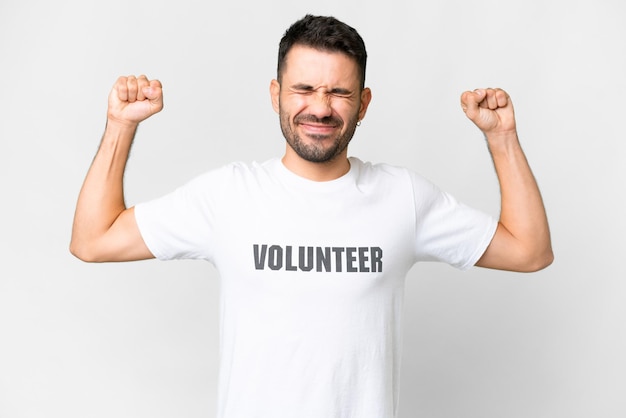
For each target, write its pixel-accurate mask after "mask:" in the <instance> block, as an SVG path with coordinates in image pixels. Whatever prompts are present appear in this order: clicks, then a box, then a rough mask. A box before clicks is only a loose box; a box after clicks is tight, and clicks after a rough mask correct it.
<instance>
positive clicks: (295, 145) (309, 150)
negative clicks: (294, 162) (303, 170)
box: [280, 109, 358, 163]
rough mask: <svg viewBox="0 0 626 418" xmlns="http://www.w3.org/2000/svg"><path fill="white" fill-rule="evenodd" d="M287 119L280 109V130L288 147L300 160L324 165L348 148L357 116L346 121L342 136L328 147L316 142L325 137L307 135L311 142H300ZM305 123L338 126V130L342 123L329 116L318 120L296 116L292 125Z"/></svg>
mask: <svg viewBox="0 0 626 418" xmlns="http://www.w3.org/2000/svg"><path fill="white" fill-rule="evenodd" d="M289 119H290V115H289V114H287V113H286V112H285V111H283V110H282V109H280V129H281V131H282V132H283V136H284V137H285V140H286V141H287V143H288V144H289V146H290V147H291V148H292V149H293V150H294V151H295V152H296V154H298V156H299V157H300V158H302V159H304V160H306V161H309V162H312V163H326V162H330V161H332V160H333V159H334V158H335V157H337V156H338V155H340V154H341V153H342V152H343V151H344V150H345V149H346V148H347V147H348V144H349V143H350V141H351V140H352V137H353V136H354V132H355V131H356V126H357V122H358V115H354V116H353V117H352V118H350V119H349V120H348V123H347V127H348V129H347V130H346V131H345V132H344V133H343V134H341V135H338V136H337V137H336V138H335V140H334V141H333V144H332V145H331V146H329V147H324V146H323V145H322V144H321V143H318V142H317V140H324V139H327V135H309V138H311V140H312V141H313V142H312V143H309V144H307V143H306V142H305V141H303V140H302V138H301V137H300V135H298V134H297V133H296V131H295V129H292V125H291V122H290V120H289ZM305 121H306V122H315V123H323V124H328V125H333V126H338V127H339V128H340V129H341V127H342V126H343V121H342V120H341V119H339V118H336V117H333V116H330V117H328V118H323V119H318V118H317V117H315V116H313V115H298V116H296V117H295V118H294V121H293V124H294V125H297V124H298V123H300V122H305Z"/></svg>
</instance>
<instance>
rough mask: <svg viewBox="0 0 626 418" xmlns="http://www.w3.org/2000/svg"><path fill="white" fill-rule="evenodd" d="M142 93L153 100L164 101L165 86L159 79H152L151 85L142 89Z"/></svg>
mask: <svg viewBox="0 0 626 418" xmlns="http://www.w3.org/2000/svg"><path fill="white" fill-rule="evenodd" d="M142 93H143V94H144V96H145V97H146V98H147V99H148V100H150V101H151V102H155V103H160V102H162V101H163V86H162V85H161V82H160V81H159V80H151V81H150V85H149V86H146V87H144V88H143V89H142Z"/></svg>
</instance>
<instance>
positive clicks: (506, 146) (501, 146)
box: [485, 130, 520, 153]
mask: <svg viewBox="0 0 626 418" xmlns="http://www.w3.org/2000/svg"><path fill="white" fill-rule="evenodd" d="M485 139H486V140H487V145H488V146H489V150H490V151H491V153H494V152H496V153H498V152H507V151H509V150H511V149H513V148H519V146H520V143H519V138H518V136H517V131H515V130H513V131H506V132H497V133H488V134H485Z"/></svg>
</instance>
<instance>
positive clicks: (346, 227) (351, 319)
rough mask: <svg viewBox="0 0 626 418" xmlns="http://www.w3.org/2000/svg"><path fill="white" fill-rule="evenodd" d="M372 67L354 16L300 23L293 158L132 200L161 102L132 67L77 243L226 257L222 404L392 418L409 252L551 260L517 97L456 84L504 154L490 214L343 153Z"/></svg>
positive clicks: (499, 263)
mask: <svg viewBox="0 0 626 418" xmlns="http://www.w3.org/2000/svg"><path fill="white" fill-rule="evenodd" d="M365 64H366V51H365V46H364V44H363V41H362V39H361V37H360V36H359V35H358V33H357V32H356V31H355V30H354V29H353V28H351V27H349V26H347V25H345V24H344V23H342V22H340V21H338V20H336V19H334V18H329V17H314V16H306V17H304V18H303V19H301V20H299V21H298V22H296V23H294V24H293V25H292V26H291V27H290V28H289V29H288V30H287V32H286V33H285V35H284V37H283V38H282V40H281V43H280V47H279V57H278V75H277V79H276V80H273V81H272V82H271V85H270V94H271V98H272V103H273V107H274V109H275V110H276V112H277V113H278V115H279V117H280V125H281V128H282V132H283V134H284V136H285V139H286V150H285V154H284V156H283V157H282V159H274V160H270V161H268V162H266V163H263V164H243V163H236V164H231V165H228V166H226V167H222V168H220V169H217V170H212V171H210V172H208V173H206V174H205V175H202V176H200V177H199V178H197V179H195V180H193V181H191V182H190V183H189V184H187V185H185V186H183V187H181V188H180V189H178V190H176V191H175V192H173V193H171V194H169V195H166V196H164V197H162V198H160V199H156V200H154V201H152V202H147V203H143V204H140V205H137V206H136V207H135V208H132V207H131V208H126V206H125V203H124V196H123V187H122V178H123V173H124V168H125V164H126V159H127V157H128V153H129V150H130V147H131V143H132V140H133V137H134V134H135V130H136V128H137V126H138V124H139V123H140V122H142V121H143V120H145V119H146V118H148V117H150V116H151V115H153V114H154V113H157V112H159V111H160V110H161V109H162V107H163V101H162V91H161V84H160V83H159V82H158V81H156V80H148V79H147V78H146V77H145V76H140V77H137V78H136V77H134V76H130V77H121V78H120V79H118V81H117V83H116V84H115V86H114V87H113V89H112V91H111V94H110V96H109V107H108V120H107V125H106V130H105V133H104V136H103V138H102V142H101V145H100V149H99V151H98V153H97V155H96V157H95V159H94V161H93V163H92V166H91V168H90V170H89V172H88V174H87V177H86V179H85V183H84V185H83V188H82V190H81V192H80V196H79V199H78V203H77V209H76V215H75V220H74V228H73V234H72V242H71V251H72V253H73V254H75V255H76V256H77V257H79V258H81V259H83V260H86V261H127V260H140V259H147V258H152V257H157V258H159V259H175V258H197V259H204V260H208V261H210V262H211V263H213V264H214V265H215V266H216V267H217V269H218V270H219V272H220V277H221V318H222V319H221V321H222V322H221V358H220V367H221V371H220V380H219V390H220V393H219V406H218V409H219V410H218V416H219V417H246V418H250V417H266V418H268V417H272V418H277V417H289V418H294V417H298V418H303V417H324V418H327V417H359V418H368V417H372V418H373V417H377V418H380V417H394V416H396V414H397V402H398V399H397V395H398V374H399V366H398V365H399V362H398V360H399V351H400V344H399V335H400V330H401V324H400V313H401V307H402V306H401V305H402V296H403V289H404V278H405V275H406V273H407V272H408V270H409V269H410V268H411V266H412V265H413V264H414V263H415V262H418V261H421V260H439V261H443V262H446V263H449V264H451V265H454V266H456V267H458V268H461V269H466V268H469V267H471V266H473V265H477V266H481V267H488V268H496V269H506V270H514V271H535V270H539V269H541V268H544V267H546V266H547V265H549V264H550V263H551V261H552V257H553V256H552V250H551V244H550V235H549V230H548V223H547V221H546V214H545V211H544V208H543V204H542V200H541V196H540V193H539V190H538V188H537V185H536V183H535V180H534V178H533V175H532V173H531V170H530V168H529V166H528V164H527V162H526V159H525V157H524V154H523V152H522V150H521V148H520V144H519V142H518V138H517V134H516V127H515V118H514V113H513V105H512V103H511V100H510V98H509V97H508V95H507V94H506V93H505V92H504V91H502V90H500V89H478V90H474V91H471V92H469V91H468V92H465V93H463V94H462V96H461V105H462V108H463V110H464V111H465V113H466V115H467V116H468V117H469V119H470V120H472V121H473V122H474V123H475V124H476V125H477V126H478V128H479V129H481V130H482V132H483V133H484V134H485V137H486V139H487V142H488V144H489V149H490V152H491V155H492V157H493V162H494V164H495V167H496V173H497V175H498V179H499V182H500V187H501V194H502V204H501V206H502V207H501V215H500V220H499V221H496V220H494V219H492V218H491V217H489V216H486V215H484V214H482V213H480V212H478V211H476V210H473V209H471V208H468V207H466V206H464V205H462V204H459V203H457V202H456V201H455V200H454V199H453V198H452V197H451V196H449V195H448V194H446V193H444V192H441V191H440V190H439V189H437V188H436V187H435V186H434V185H432V184H431V183H429V182H427V181H426V180H424V179H423V178H421V177H419V176H418V175H416V174H414V173H413V172H411V171H409V170H406V169H402V168H397V167H391V166H388V165H384V164H378V165H374V164H369V163H364V162H361V161H360V160H358V159H356V158H348V156H347V146H348V144H349V142H350V140H351V138H352V136H353V134H354V131H355V129H356V127H357V126H358V124H359V122H360V121H361V120H362V119H363V118H364V117H365V114H366V111H367V107H368V105H369V103H370V100H371V97H372V96H371V91H370V89H369V88H366V87H365V84H364V82H365Z"/></svg>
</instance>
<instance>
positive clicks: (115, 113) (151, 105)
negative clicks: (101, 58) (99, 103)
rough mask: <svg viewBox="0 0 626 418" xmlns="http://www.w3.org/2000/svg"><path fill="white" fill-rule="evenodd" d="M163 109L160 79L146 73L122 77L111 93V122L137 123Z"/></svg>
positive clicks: (109, 110)
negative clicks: (151, 78) (149, 76)
mask: <svg viewBox="0 0 626 418" xmlns="http://www.w3.org/2000/svg"><path fill="white" fill-rule="evenodd" d="M161 109H163V88H162V86H161V82H160V81H159V80H148V78H147V77H146V76H145V75H140V76H139V77H135V76H133V75H131V76H128V77H120V78H118V79H117V81H116V82H115V85H114V86H113V89H112V90H111V93H110V94H109V109H108V115H107V116H108V118H109V121H111V122H117V123H122V124H125V125H137V124H138V123H139V122H141V121H143V120H145V119H147V118H149V117H150V116H152V115H154V114H155V113H158V112H160V111H161Z"/></svg>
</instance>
